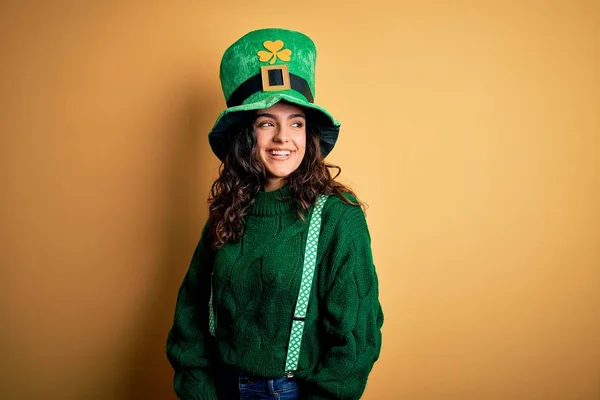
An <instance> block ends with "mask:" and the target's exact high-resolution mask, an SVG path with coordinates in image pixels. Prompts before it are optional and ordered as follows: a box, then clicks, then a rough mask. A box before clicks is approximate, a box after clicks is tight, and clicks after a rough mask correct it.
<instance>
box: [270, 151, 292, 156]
mask: <svg viewBox="0 0 600 400" xmlns="http://www.w3.org/2000/svg"><path fill="white" fill-rule="evenodd" d="M269 154H270V155H272V156H276V157H287V156H289V155H290V154H292V152H291V151H290V150H270V151H269Z"/></svg>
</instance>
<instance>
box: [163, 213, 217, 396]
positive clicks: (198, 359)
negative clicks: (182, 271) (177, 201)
mask: <svg viewBox="0 0 600 400" xmlns="http://www.w3.org/2000/svg"><path fill="white" fill-rule="evenodd" d="M207 227H208V224H207V226H206V227H205V228H204V231H203V234H202V238H201V239H200V241H199V243H198V246H197V247H196V250H195V251H194V255H193V257H192V260H191V262H190V267H189V269H188V271H187V273H186V275H185V277H184V278H183V283H182V284H181V287H180V289H179V293H178V296H177V303H176V306H175V317H174V321H173V326H172V327H171V330H170V331H169V335H168V338H167V347H166V349H167V357H168V359H169V361H170V363H171V365H172V366H173V369H174V370H175V376H174V380H173V387H174V389H175V393H176V394H177V397H178V398H180V399H182V400H213V399H214V400H216V399H217V395H216V389H215V384H214V380H213V377H212V376H211V373H210V365H211V359H212V357H211V354H210V352H211V351H212V346H211V345H210V341H211V340H212V337H211V336H210V334H209V332H208V301H209V296H210V273H211V269H212V263H213V250H212V249H211V248H210V246H209V244H208V240H207V238H206V234H207V231H208V229H207Z"/></svg>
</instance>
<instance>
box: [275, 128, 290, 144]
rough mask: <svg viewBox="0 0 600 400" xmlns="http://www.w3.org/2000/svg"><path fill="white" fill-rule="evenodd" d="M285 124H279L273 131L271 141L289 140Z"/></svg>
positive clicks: (283, 141) (281, 141)
mask: <svg viewBox="0 0 600 400" xmlns="http://www.w3.org/2000/svg"><path fill="white" fill-rule="evenodd" d="M288 129H290V128H288V127H287V126H285V125H280V126H279V127H278V128H277V132H275V135H274V136H273V141H274V142H277V143H287V142H289V141H290V136H289V131H288Z"/></svg>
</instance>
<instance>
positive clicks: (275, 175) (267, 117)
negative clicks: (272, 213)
mask: <svg viewBox="0 0 600 400" xmlns="http://www.w3.org/2000/svg"><path fill="white" fill-rule="evenodd" d="M255 118H256V119H255V120H254V125H253V127H254V133H255V135H256V149H257V155H258V158H259V160H260V161H261V162H262V164H263V165H264V167H265V170H266V172H267V181H266V182H265V191H271V190H276V189H279V188H280V187H282V186H283V184H284V179H285V178H286V177H288V176H289V175H290V174H291V173H292V172H294V171H295V170H296V169H298V167H299V166H300V163H301V162H302V159H303V158H304V153H305V151H306V114H305V113H304V111H303V110H302V108H300V107H298V106H296V105H293V104H289V103H281V102H279V103H276V104H274V105H273V106H271V107H269V108H267V109H265V110H257V111H256V117H255Z"/></svg>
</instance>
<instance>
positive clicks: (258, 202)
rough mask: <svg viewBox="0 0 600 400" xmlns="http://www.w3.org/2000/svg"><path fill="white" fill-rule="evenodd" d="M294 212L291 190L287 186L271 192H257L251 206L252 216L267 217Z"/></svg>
mask: <svg viewBox="0 0 600 400" xmlns="http://www.w3.org/2000/svg"><path fill="white" fill-rule="evenodd" d="M295 210H296V202H295V200H294V197H293V196H292V190H291V189H290V187H289V186H284V187H282V188H280V189H277V190H273V191H271V192H265V191H264V190H261V191H260V192H258V194H257V195H256V199H255V200H254V205H253V206H252V215H257V216H259V217H269V216H274V215H280V214H284V213H289V212H294V211H295Z"/></svg>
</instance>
